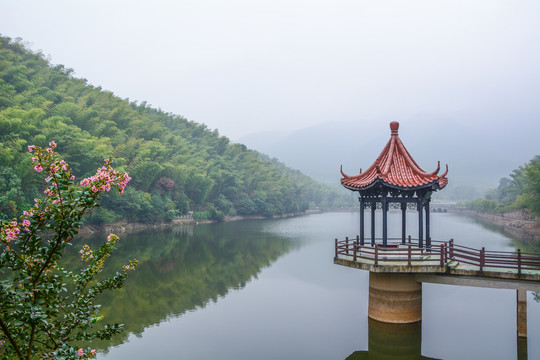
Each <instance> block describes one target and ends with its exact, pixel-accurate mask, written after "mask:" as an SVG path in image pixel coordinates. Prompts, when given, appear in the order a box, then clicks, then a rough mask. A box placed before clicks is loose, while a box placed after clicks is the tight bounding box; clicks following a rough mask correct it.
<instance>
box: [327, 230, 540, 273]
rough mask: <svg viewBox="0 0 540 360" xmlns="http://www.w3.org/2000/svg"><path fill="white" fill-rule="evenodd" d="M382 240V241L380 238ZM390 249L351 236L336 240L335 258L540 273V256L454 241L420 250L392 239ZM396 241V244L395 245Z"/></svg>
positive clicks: (518, 250)
mask: <svg viewBox="0 0 540 360" xmlns="http://www.w3.org/2000/svg"><path fill="white" fill-rule="evenodd" d="M377 240H379V241H380V240H381V239H377ZM388 240H389V242H388V245H387V247H382V245H381V244H378V243H377V242H376V243H375V246H371V245H360V240H359V238H358V236H357V237H356V239H354V238H351V239H349V238H348V237H347V238H345V240H338V239H335V257H336V258H339V257H340V256H341V257H346V258H349V259H351V260H352V261H354V262H367V263H370V264H373V265H375V266H383V265H405V264H406V265H408V266H426V265H431V266H434V265H435V266H436V265H439V266H444V265H447V264H450V263H451V262H454V263H455V264H466V265H470V266H474V267H478V270H479V271H485V270H486V269H487V268H489V270H490V271H506V270H509V271H517V273H518V274H521V273H522V271H525V270H540V254H538V253H527V252H522V251H521V250H520V249H517V250H516V251H513V252H510V251H488V250H486V249H485V248H484V247H483V248H482V249H474V248H470V247H467V246H462V245H457V244H455V243H454V240H453V239H451V240H450V241H435V240H432V241H431V246H430V247H418V245H416V244H414V243H412V241H413V240H416V239H412V238H411V237H410V236H409V237H408V242H406V243H402V242H401V241H400V240H401V238H399V239H398V238H393V239H388ZM394 241H395V242H394Z"/></svg>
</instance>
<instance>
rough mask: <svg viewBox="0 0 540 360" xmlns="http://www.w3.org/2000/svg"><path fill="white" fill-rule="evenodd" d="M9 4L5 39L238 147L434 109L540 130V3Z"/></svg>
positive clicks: (509, 128)
mask: <svg viewBox="0 0 540 360" xmlns="http://www.w3.org/2000/svg"><path fill="white" fill-rule="evenodd" d="M0 10H1V11H0V21H1V24H2V25H1V26H0V33H2V34H3V35H6V36H10V37H12V38H17V37H20V38H22V40H23V41H24V42H26V43H27V44H29V46H30V48H31V49H33V50H35V51H37V50H42V52H43V53H44V54H45V55H50V59H51V62H52V63H54V64H63V65H65V66H66V67H68V68H73V69H74V70H75V76H77V77H82V78H86V79H87V80H88V82H89V83H90V84H92V85H94V86H101V87H102V88H103V89H105V90H109V91H112V92H113V93H114V94H115V95H117V96H119V97H121V98H129V99H130V100H131V101H134V100H137V101H138V102H142V101H146V102H147V103H148V104H151V105H152V106H153V107H156V108H161V109H162V110H164V111H166V112H172V113H175V114H179V115H183V116H185V117H187V118H188V119H190V120H193V121H196V122H199V123H204V124H206V125H207V126H208V127H209V128H211V129H218V130H219V132H220V134H222V135H225V136H227V137H229V138H231V139H232V140H235V139H238V138H241V137H243V136H246V135H249V134H253V133H257V132H263V131H295V130H299V129H302V128H306V127H311V126H314V125H317V124H321V123H325V122H328V121H337V120H339V121H359V122H361V121H364V122H380V121H383V122H385V123H387V122H388V121H389V120H392V119H395V120H398V121H403V120H405V119H410V121H414V119H415V118H416V117H417V115H418V114H426V113H427V114H433V115H434V117H440V116H442V117H448V118H450V119H452V121H454V122H456V124H460V123H461V124H462V123H469V122H471V121H473V122H477V123H478V124H485V125H486V126H487V125H490V126H500V127H501V131H503V132H505V133H506V134H508V135H509V136H517V135H515V134H516V132H517V131H518V130H521V129H526V131H528V132H531V131H532V132H538V130H539V129H540V126H539V125H538V124H539V122H538V121H537V119H538V115H539V114H540V104H539V102H538V101H537V98H538V94H539V90H540V81H539V80H540V69H539V67H538V66H537V64H538V63H540V44H539V42H538V41H537V37H538V34H539V30H540V23H539V22H538V21H537V19H538V18H539V15H540V3H539V2H536V1H519V2H515V1H487V0H486V1H453V2H448V3H443V2H432V1H427V0H423V1H412V2H406V3H405V2H400V1H383V2H376V3H375V2H367V1H344V0H340V1H332V2H330V1H298V0H294V1H272V2H269V1H260V2H253V1H247V0H245V1H242V0H232V1H227V2H220V1H204V0H203V1H181V2H178V1H170V0H162V1H152V2H150V1H142V0H140V1H129V2H127V1H120V0H118V1H114V2H107V1H103V0H98V1H94V2H91V3H83V2H73V1H68V0H50V1H47V2H42V1H38V0H19V1H16V2H15V1H3V2H2V4H1V5H0ZM516 125H519V128H516ZM435 126H436V125H435ZM434 132H436V129H434Z"/></svg>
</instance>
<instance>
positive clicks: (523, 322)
mask: <svg viewBox="0 0 540 360" xmlns="http://www.w3.org/2000/svg"><path fill="white" fill-rule="evenodd" d="M516 300H517V335H518V337H524V338H526V337H527V291H526V290H519V289H518V290H516Z"/></svg>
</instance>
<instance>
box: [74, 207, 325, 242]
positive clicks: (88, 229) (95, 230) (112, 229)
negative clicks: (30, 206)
mask: <svg viewBox="0 0 540 360" xmlns="http://www.w3.org/2000/svg"><path fill="white" fill-rule="evenodd" d="M322 212H324V211H323V210H318V209H313V210H306V211H302V212H297V213H286V214H279V215H272V216H262V215H248V216H242V215H234V216H225V217H224V218H223V220H209V219H205V220H195V219H194V218H193V217H183V218H177V219H173V220H171V221H168V222H149V223H142V222H128V221H118V222H114V223H109V224H103V225H83V226H81V228H80V229H79V233H78V236H82V237H86V236H92V235H94V234H101V233H115V234H116V233H118V234H121V233H136V232H141V231H145V230H149V229H166V228H172V227H175V226H183V225H205V224H213V223H218V222H230V221H240V220H265V219H283V218H289V217H295V216H303V215H310V214H319V213H322Z"/></svg>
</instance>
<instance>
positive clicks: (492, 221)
mask: <svg viewBox="0 0 540 360" xmlns="http://www.w3.org/2000/svg"><path fill="white" fill-rule="evenodd" d="M452 212H453V213H456V214H460V215H465V216H472V217H474V218H476V219H478V220H479V221H480V222H483V223H485V224H488V225H492V226H495V227H497V228H498V229H500V230H501V231H502V232H504V233H506V234H508V235H510V236H513V237H516V238H518V239H520V240H522V241H524V242H526V243H529V244H540V219H539V218H537V217H535V216H534V215H532V214H531V213H529V212H528V211H527V210H512V211H504V212H500V213H499V212H497V213H495V212H480V211H475V210H469V209H456V208H454V209H452Z"/></svg>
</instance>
